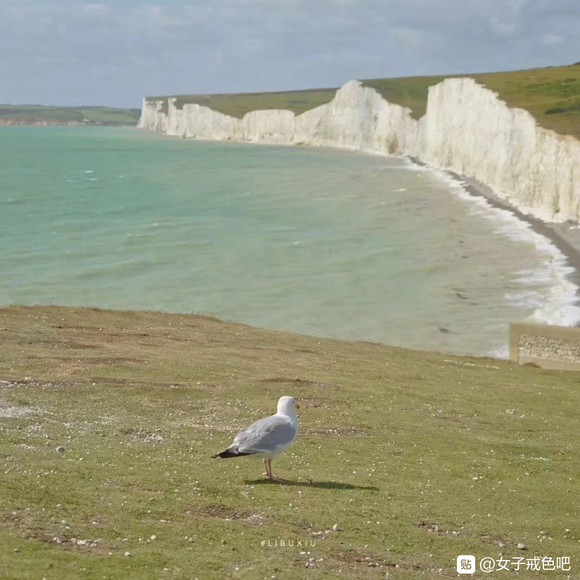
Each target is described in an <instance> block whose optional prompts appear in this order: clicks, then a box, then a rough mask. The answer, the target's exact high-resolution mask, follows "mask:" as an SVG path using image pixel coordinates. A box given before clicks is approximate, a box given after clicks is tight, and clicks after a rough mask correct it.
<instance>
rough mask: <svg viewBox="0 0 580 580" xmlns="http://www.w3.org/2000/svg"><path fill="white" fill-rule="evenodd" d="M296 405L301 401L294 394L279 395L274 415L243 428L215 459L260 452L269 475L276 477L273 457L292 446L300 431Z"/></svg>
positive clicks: (271, 477)
mask: <svg viewBox="0 0 580 580" xmlns="http://www.w3.org/2000/svg"><path fill="white" fill-rule="evenodd" d="M296 409H300V405H298V404H297V403H296V401H294V399H293V398H292V397H280V400H279V401H278V409H277V412H276V414H275V415H270V417H264V418H263V419H259V420H258V421H256V422H255V423H254V424H253V425H251V426H250V427H248V428H247V429H246V430H245V431H240V432H239V433H238V434H237V435H236V436H235V437H234V442H233V443H232V444H231V445H230V446H229V447H228V448H227V449H224V450H223V451H222V452H221V453H217V454H216V455H213V456H212V459H214V458H216V457H221V458H222V459H227V458H229V457H241V456H243V455H257V456H259V457H263V458H264V467H265V468H266V473H264V475H267V476H268V477H269V478H270V479H274V478H276V475H274V474H273V473H272V459H274V457H276V455H278V454H279V453H282V451H284V450H286V449H287V448H288V447H290V444H291V443H292V442H293V441H294V439H295V438H296V434H297V433H298V417H297V416H296Z"/></svg>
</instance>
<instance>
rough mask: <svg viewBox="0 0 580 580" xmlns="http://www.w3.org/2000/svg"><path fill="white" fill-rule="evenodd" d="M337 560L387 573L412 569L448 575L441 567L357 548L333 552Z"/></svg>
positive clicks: (436, 574)
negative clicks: (395, 558)
mask: <svg viewBox="0 0 580 580" xmlns="http://www.w3.org/2000/svg"><path fill="white" fill-rule="evenodd" d="M332 555H333V556H334V557H335V558H336V559H337V560H341V561H343V562H345V563H347V564H350V565H351V566H353V567H355V568H371V569H376V570H386V571H388V572H389V573H390V572H393V571H395V570H400V571H414V572H416V573H417V574H430V575H434V576H442V575H448V574H447V571H446V570H444V569H443V568H435V567H432V566H420V565H418V564H414V563H412V562H404V561H395V560H394V559H393V558H392V557H391V555H390V554H387V555H386V557H385V556H379V555H378V554H370V553H368V552H359V551H357V550H348V551H344V552H333V554H332Z"/></svg>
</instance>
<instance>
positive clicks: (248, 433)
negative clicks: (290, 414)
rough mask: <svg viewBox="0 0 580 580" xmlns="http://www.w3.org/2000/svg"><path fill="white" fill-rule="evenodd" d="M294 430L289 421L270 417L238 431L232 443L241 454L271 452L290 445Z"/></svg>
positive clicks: (273, 416) (294, 435) (274, 416)
mask: <svg viewBox="0 0 580 580" xmlns="http://www.w3.org/2000/svg"><path fill="white" fill-rule="evenodd" d="M296 431H297V430H296V429H295V428H294V427H293V426H292V425H291V424H290V422H289V421H287V420H286V419H284V418H282V417H277V416H276V415H272V416H271V417H265V418H264V419H260V420H258V421H256V422H255V423H254V424H253V425H251V426H250V427H248V428H247V429H246V430H245V431H240V432H239V433H238V434H237V435H236V437H235V438H234V443H235V444H237V448H238V450H239V451H240V452H242V453H244V452H245V453H258V452H260V451H272V450H274V449H276V448H277V447H279V446H280V445H286V444H288V443H290V442H291V441H292V440H293V439H294V437H296Z"/></svg>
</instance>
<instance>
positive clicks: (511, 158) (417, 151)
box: [138, 78, 580, 222]
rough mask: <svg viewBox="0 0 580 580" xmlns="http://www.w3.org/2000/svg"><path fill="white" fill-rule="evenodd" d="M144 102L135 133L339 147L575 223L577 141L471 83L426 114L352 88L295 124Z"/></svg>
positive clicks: (282, 113)
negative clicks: (428, 170) (407, 163)
mask: <svg viewBox="0 0 580 580" xmlns="http://www.w3.org/2000/svg"><path fill="white" fill-rule="evenodd" d="M168 101H169V102H168V103H166V104H165V110H164V106H163V101H150V100H147V99H145V100H144V101H143V110H142V114H141V119H140V120H139V125H138V126H139V127H141V128H143V129H149V130H152V131H163V132H165V133H167V134H169V135H176V136H180V137H186V138H193V139H207V140H233V141H248V142H255V143H269V144H287V145H290V144H301V145H314V146H329V147H340V148H346V149H352V150H359V151H364V152H379V153H390V154H401V155H409V156H412V157H416V158H418V159H420V160H421V161H423V162H425V163H427V164H428V165H431V166H434V167H437V168H440V169H446V170H450V171H453V172H455V173H459V174H463V175H466V176H468V177H471V178H474V179H476V180H477V181H479V182H481V183H483V184H485V185H487V186H489V187H490V188H491V189H492V190H493V191H494V193H495V194H496V195H497V196H498V197H499V198H501V199H503V200H505V201H507V202H508V203H510V204H511V205H513V206H514V207H516V208H518V209H519V210H521V211H523V212H524V213H528V214H530V215H533V216H535V217H538V218H540V219H542V220H545V221H554V222H563V221H567V220H573V221H579V220H580V141H578V140H577V139H575V138H573V137H570V136H565V135H560V134H558V133H555V132H554V131H551V130H548V129H544V128H542V127H539V126H538V125H537V124H536V122H535V120H534V118H533V117H532V116H531V115H530V114H529V113H528V112H527V111H524V110H522V109H513V108H509V107H508V106H507V105H506V104H505V103H504V102H503V101H501V100H499V99H498V97H497V95H496V94H495V93H494V92H492V91H490V90H488V89H486V88H485V87H483V86H481V85H479V84H477V83H476V82H475V81H474V80H473V79H470V78H459V79H447V80H444V81H443V82H441V83H439V84H437V85H435V86H432V87H430V88H429V96H428V100H427V112H426V113H425V115H424V116H423V117H421V118H420V119H419V120H415V119H413V118H412V117H411V111H410V109H407V108H406V107H401V106H399V105H394V104H392V103H389V102H387V101H386V100H385V99H383V98H382V97H381V95H379V93H378V92H376V91H375V90H374V89H371V88H368V87H363V86H362V84H361V83H360V82H358V81H350V82H349V83H347V84H346V85H344V86H343V87H342V88H341V89H339V90H338V91H337V93H336V96H335V97H334V99H333V100H332V101H331V102H329V103H327V104H325V105H321V106H319V107H317V108H315V109H311V110H309V111H306V112H305V113H302V114H301V115H295V114H294V113H292V112H291V111H287V110H276V109H272V110H263V111H252V112H250V113H247V114H246V115H245V116H244V117H243V118H242V119H237V118H235V117H230V116H228V115H224V114H222V113H218V112H216V111H213V110H212V109H209V108H208V107H204V106H201V105H194V104H188V105H184V106H183V109H177V108H176V107H175V104H174V101H175V100H174V99H168Z"/></svg>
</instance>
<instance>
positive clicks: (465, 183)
mask: <svg viewBox="0 0 580 580" xmlns="http://www.w3.org/2000/svg"><path fill="white" fill-rule="evenodd" d="M408 159H409V160H410V161H411V162H412V163H415V164H417V165H420V166H422V167H426V168H428V169H429V168H431V167H430V166H429V165H428V164H427V163H425V162H424V161H422V160H421V159H419V158H417V157H412V156H408ZM433 169H437V170H439V171H443V172H445V173H447V174H448V175H450V176H451V177H452V178H453V179H456V180H457V181H458V182H459V183H460V184H461V186H462V187H463V188H464V189H465V190H466V191H467V193H468V194H470V195H472V196H474V197H480V198H483V199H484V200H485V201H486V202H487V203H489V205H490V206H491V207H495V208H498V209H501V210H505V211H508V212H510V213H512V214H513V215H514V216H515V217H516V218H517V219H519V220H521V221H523V222H525V223H527V224H529V225H530V227H531V229H532V230H533V231H534V232H536V233H537V234H539V235H541V236H543V237H544V238H546V239H547V240H548V241H549V242H551V243H552V244H553V245H554V246H555V247H556V248H557V249H558V250H559V251H560V252H561V253H562V254H563V255H564V257H565V258H566V261H567V263H568V266H570V268H572V269H573V272H570V273H569V274H567V275H566V277H567V278H568V279H569V280H570V282H572V283H573V284H574V285H575V286H576V298H575V302H574V306H579V307H580V224H577V223H575V222H570V221H568V222H562V223H560V222H545V221H543V220H541V219H539V218H536V217H534V216H531V215H529V214H527V213H525V212H523V211H522V210H520V209H518V208H517V207H515V206H514V205H512V204H511V203H509V202H508V201H506V200H504V199H502V198H500V197H499V196H498V195H497V194H496V193H495V192H494V191H493V190H492V188H491V187H489V186H488V185H486V184H484V183H481V182H480V181H478V180H477V179H474V178H473V177H469V176H467V175H465V174H459V173H455V172H454V171H451V170H448V169H440V168H433ZM570 326H574V327H580V320H579V321H577V322H576V323H575V324H574V325H570Z"/></svg>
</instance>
